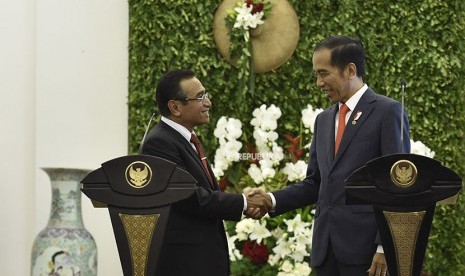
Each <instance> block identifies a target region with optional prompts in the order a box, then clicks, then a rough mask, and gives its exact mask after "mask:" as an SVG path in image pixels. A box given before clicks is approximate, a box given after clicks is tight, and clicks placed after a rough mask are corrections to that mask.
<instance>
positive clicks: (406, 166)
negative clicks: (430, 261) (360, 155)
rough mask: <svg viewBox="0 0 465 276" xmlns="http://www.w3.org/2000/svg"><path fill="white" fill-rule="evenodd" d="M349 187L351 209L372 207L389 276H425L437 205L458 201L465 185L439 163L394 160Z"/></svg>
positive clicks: (366, 171)
mask: <svg viewBox="0 0 465 276" xmlns="http://www.w3.org/2000/svg"><path fill="white" fill-rule="evenodd" d="M345 181H346V202H347V204H370V205H373V208H374V211H375V215H376V221H377V224H378V229H379V233H380V236H381V240H382V243H383V248H384V254H385V256H386V261H387V264H388V270H389V275H390V276H397V275H399V276H418V275H420V273H421V269H422V266H423V260H424V256H425V251H426V245H427V243H428V237H429V232H430V229H431V223H432V220H433V215H434V210H435V207H436V203H437V202H438V201H441V200H444V199H446V198H451V197H453V196H455V195H457V194H458V192H459V191H460V189H461V188H462V179H461V178H460V177H459V176H458V175H457V174H456V173H455V172H454V171H452V170H450V169H448V168H446V167H444V166H442V165H441V163H439V162H438V161H436V160H434V159H431V158H428V157H424V156H421V155H415V154H393V155H387V156H382V157H379V158H376V159H373V160H371V161H369V162H368V163H366V165H365V166H363V167H361V168H359V169H358V170H356V171H355V172H353V173H352V174H351V175H350V176H349V177H348V178H347V179H346V180H345Z"/></svg>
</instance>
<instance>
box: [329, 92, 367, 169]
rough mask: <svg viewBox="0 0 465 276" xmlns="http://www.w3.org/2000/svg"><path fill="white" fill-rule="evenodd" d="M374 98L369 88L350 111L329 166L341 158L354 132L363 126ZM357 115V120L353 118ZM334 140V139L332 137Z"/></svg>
mask: <svg viewBox="0 0 465 276" xmlns="http://www.w3.org/2000/svg"><path fill="white" fill-rule="evenodd" d="M375 100H376V96H375V93H374V92H373V90H371V89H370V88H368V89H367V91H366V92H365V93H364V94H363V96H362V97H361V98H360V100H359V102H358V103H357V105H356V106H355V109H354V110H353V111H352V114H351V115H350V118H349V120H348V121H347V125H346V128H345V130H344V134H343V135H342V140H341V144H340V145H339V150H338V152H337V154H336V156H335V157H334V160H333V164H332V166H331V167H334V165H335V164H336V163H337V161H338V160H339V159H340V158H341V156H342V155H343V154H344V152H345V151H346V149H347V147H348V146H349V145H350V142H351V141H352V139H354V137H355V134H356V133H357V132H358V130H359V129H360V128H361V127H362V126H363V124H364V123H365V121H366V120H367V119H368V118H369V116H370V114H371V112H373V108H374V106H373V104H372V103H373V102H374V101H375ZM357 113H360V115H358V118H357V120H354V119H355V117H356V116H357ZM354 122H355V123H354ZM333 140H334V139H333ZM332 149H333V152H334V142H333V143H332ZM333 155H334V154H333Z"/></svg>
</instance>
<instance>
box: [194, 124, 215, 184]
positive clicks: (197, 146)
mask: <svg viewBox="0 0 465 276" xmlns="http://www.w3.org/2000/svg"><path fill="white" fill-rule="evenodd" d="M191 142H192V143H193V144H194V146H195V149H197V155H198V156H199V158H200V161H201V162H202V167H203V170H204V171H205V173H206V174H207V177H208V181H209V182H210V186H211V187H212V189H213V190H215V185H214V184H213V178H212V176H211V174H210V171H209V170H208V166H207V157H206V156H205V155H204V154H203V150H202V144H200V141H199V138H197V135H195V134H194V133H192V135H191Z"/></svg>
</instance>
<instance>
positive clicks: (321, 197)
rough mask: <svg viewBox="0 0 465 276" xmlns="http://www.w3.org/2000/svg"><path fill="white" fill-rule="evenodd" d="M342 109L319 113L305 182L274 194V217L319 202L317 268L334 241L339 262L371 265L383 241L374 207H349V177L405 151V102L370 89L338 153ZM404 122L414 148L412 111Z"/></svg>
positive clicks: (315, 248)
mask: <svg viewBox="0 0 465 276" xmlns="http://www.w3.org/2000/svg"><path fill="white" fill-rule="evenodd" d="M337 111H338V106H337V104H335V105H333V106H331V107H330V108H328V109H326V110H325V111H323V112H322V113H320V114H319V115H318V116H317V119H316V122H315V128H314V134H313V140H312V143H311V146H310V159H309V164H308V168H307V176H306V178H305V180H304V181H302V182H301V183H298V184H295V185H291V186H288V187H286V188H284V189H283V190H280V191H277V192H273V195H274V196H275V199H276V208H275V212H274V214H271V215H272V216H275V215H279V214H282V213H284V212H287V211H289V210H292V209H296V208H300V207H304V206H306V205H309V204H314V203H316V214H315V218H314V233H313V242H312V255H311V264H312V266H319V265H321V264H322V263H323V261H324V258H325V256H326V252H327V250H328V245H329V243H330V241H331V246H332V249H333V251H334V254H335V256H336V258H337V259H338V260H339V261H341V262H343V263H345V264H368V263H371V261H372V259H373V255H374V253H375V251H376V247H377V244H378V243H380V241H379V236H378V235H377V226H376V220H375V216H374V212H373V207H372V206H371V205H346V204H345V183H344V180H345V179H346V178H347V177H348V176H349V175H350V174H351V173H352V172H353V171H354V170H355V169H357V168H359V167H361V166H363V165H364V164H365V163H366V162H368V161H370V160H371V159H373V158H376V157H380V156H382V155H387V154H394V153H400V152H401V149H402V148H401V143H400V128H401V120H402V118H401V105H400V104H399V103H398V102H396V101H394V100H392V99H390V98H387V97H384V96H381V95H377V94H375V93H374V92H373V91H372V90H371V89H370V88H368V90H367V91H365V93H364V94H363V96H362V97H361V99H360V100H359V102H358V104H357V106H356V107H355V109H354V110H353V111H352V114H351V117H350V118H349V121H348V122H347V125H346V129H345V131H344V135H343V137H342V140H341V144H340V146H339V150H338V153H337V155H336V156H334V144H335V127H334V123H335V116H336V113H337ZM359 112H361V115H360V117H359V118H358V119H357V120H356V122H355V124H353V123H352V122H353V121H354V117H355V116H356V114H357V113H359ZM403 120H404V150H405V152H410V140H409V135H408V128H409V124H408V119H407V113H405V116H404V119H403Z"/></svg>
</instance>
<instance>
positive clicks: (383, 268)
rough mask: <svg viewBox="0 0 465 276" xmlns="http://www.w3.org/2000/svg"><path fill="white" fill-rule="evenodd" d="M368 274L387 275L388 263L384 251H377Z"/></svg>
mask: <svg viewBox="0 0 465 276" xmlns="http://www.w3.org/2000/svg"><path fill="white" fill-rule="evenodd" d="M368 275H370V276H385V275H387V263H386V257H384V254H383V253H378V252H376V253H375V255H374V256H373V261H372V262H371V267H370V269H368Z"/></svg>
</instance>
